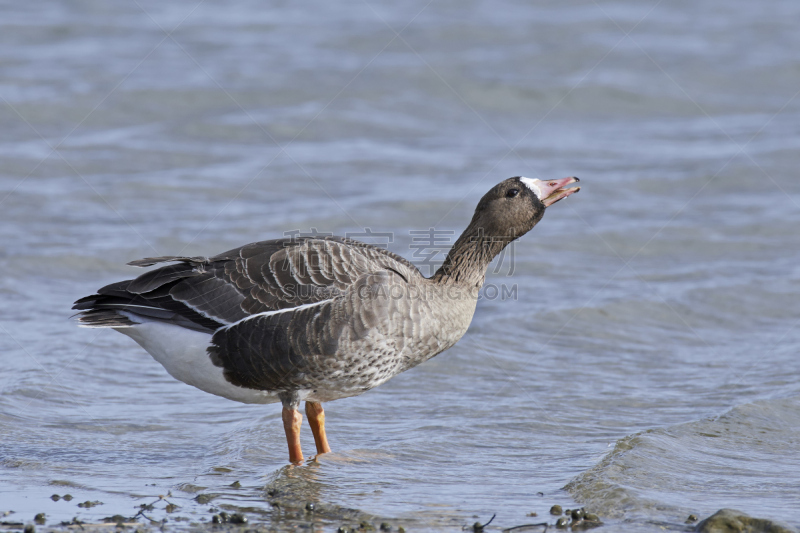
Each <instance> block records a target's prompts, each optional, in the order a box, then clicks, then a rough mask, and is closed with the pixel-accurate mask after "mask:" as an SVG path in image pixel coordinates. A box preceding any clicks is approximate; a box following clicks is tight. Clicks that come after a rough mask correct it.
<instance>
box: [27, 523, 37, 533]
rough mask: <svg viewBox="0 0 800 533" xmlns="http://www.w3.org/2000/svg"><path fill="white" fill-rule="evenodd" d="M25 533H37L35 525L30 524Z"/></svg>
mask: <svg viewBox="0 0 800 533" xmlns="http://www.w3.org/2000/svg"><path fill="white" fill-rule="evenodd" d="M25 533H36V528H35V527H33V524H28V525H27V526H25Z"/></svg>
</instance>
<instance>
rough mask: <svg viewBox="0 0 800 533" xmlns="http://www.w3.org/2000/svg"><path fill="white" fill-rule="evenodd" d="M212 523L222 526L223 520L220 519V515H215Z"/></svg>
mask: <svg viewBox="0 0 800 533" xmlns="http://www.w3.org/2000/svg"><path fill="white" fill-rule="evenodd" d="M211 523H212V524H221V523H222V518H220V517H219V515H218V514H215V515H214V516H212V517H211Z"/></svg>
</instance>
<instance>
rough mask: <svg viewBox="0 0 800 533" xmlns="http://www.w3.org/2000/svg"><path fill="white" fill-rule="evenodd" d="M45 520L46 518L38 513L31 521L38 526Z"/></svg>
mask: <svg viewBox="0 0 800 533" xmlns="http://www.w3.org/2000/svg"><path fill="white" fill-rule="evenodd" d="M45 520H46V518H45V514H44V513H38V514H37V515H36V516H34V517H33V521H34V522H36V523H37V524H39V525H41V524H44V523H45Z"/></svg>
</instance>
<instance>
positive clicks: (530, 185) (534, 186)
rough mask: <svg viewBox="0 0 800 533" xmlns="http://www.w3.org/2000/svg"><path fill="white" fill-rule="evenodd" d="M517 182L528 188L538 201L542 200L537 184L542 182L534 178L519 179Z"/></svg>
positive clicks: (540, 190)
mask: <svg viewBox="0 0 800 533" xmlns="http://www.w3.org/2000/svg"><path fill="white" fill-rule="evenodd" d="M519 181H521V182H522V183H524V184H525V185H527V186H528V188H529V189H530V190H532V191H533V194H535V195H536V197H537V198H538V199H539V200H541V199H542V189H540V188H539V184H540V183H541V182H542V180H537V179H535V178H534V179H530V178H523V177H520V178H519Z"/></svg>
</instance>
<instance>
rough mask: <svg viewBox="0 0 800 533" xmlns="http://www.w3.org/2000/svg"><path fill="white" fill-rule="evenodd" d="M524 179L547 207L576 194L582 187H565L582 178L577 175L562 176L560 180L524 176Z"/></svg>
mask: <svg viewBox="0 0 800 533" xmlns="http://www.w3.org/2000/svg"><path fill="white" fill-rule="evenodd" d="M522 181H523V182H524V183H525V185H527V186H528V187H530V188H531V190H532V191H533V192H534V194H536V196H537V197H539V200H541V201H542V203H543V204H544V206H545V207H549V206H551V205H553V204H554V203H556V202H558V201H559V200H563V199H564V198H566V197H567V196H570V195H572V194H575V193H576V192H578V191H579V190H581V188H580V187H571V188H569V189H565V187H566V186H567V185H571V184H573V183H577V182H579V181H580V180H579V179H578V178H576V177H574V176H573V177H569V178H562V179H560V180H549V181H542V180H537V179H529V178H522Z"/></svg>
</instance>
